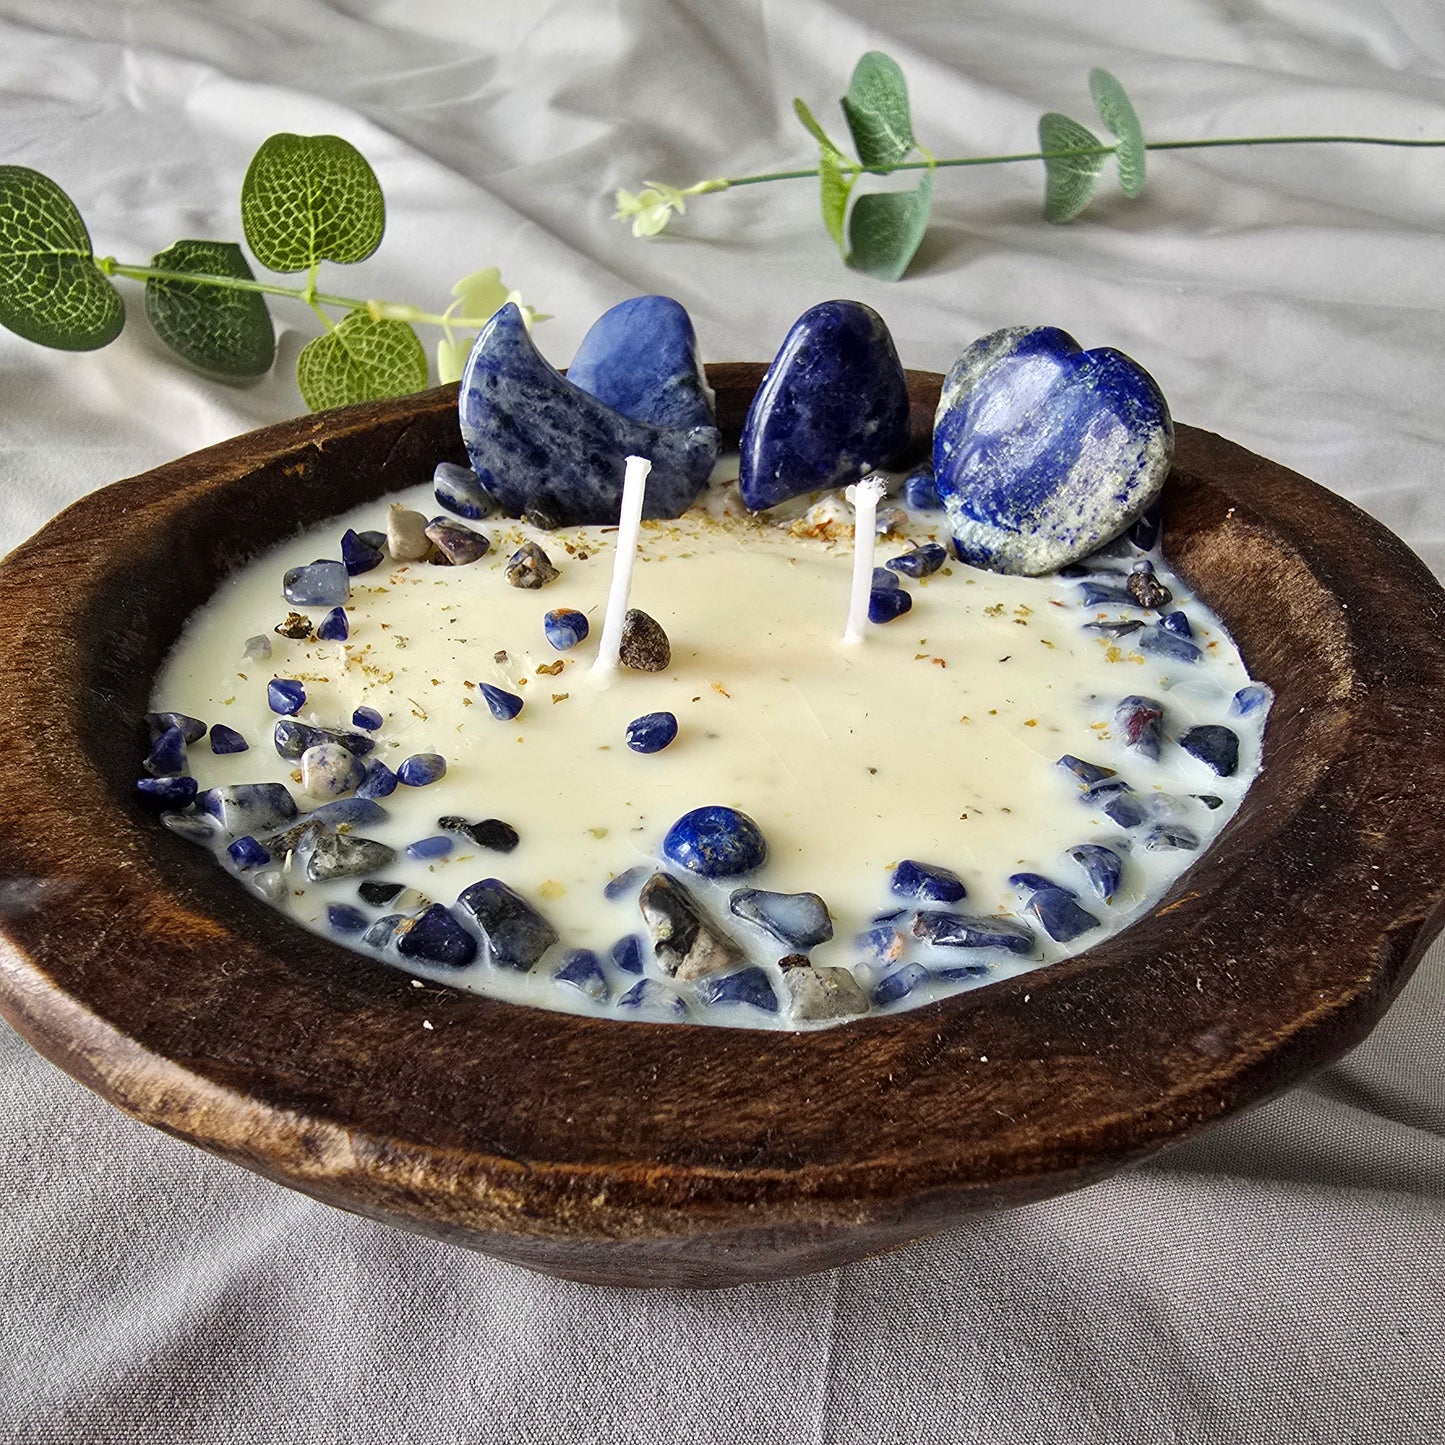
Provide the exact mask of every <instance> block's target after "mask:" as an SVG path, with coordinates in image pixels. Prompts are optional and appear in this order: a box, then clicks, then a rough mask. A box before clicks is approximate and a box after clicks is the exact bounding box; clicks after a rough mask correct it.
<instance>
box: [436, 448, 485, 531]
mask: <svg viewBox="0 0 1445 1445" xmlns="http://www.w3.org/2000/svg"><path fill="white" fill-rule="evenodd" d="M432 493H433V495H434V496H435V497H436V499H437V503H438V505H439V506H443V507H445V508H446V509H447V511H449V512H450V513H452V515H453V516H456V517H465V518H466V520H467V521H469V522H480V521H481V520H482V519H483V518H485V517H490V516H491V515H492V513H493V512H495V511H496V510H497V504H496V503H495V502H494V501H493V500H492V499H491V498H490V497H489V496H488V495H487V494H486V492H485V491H484V490H483V488H482V484H481V482H480V481H479V480H478V478H477V474H476V473H475V472H474V471H473V470H472V469H471V468H470V467H463V466H458V465H457V463H456V462H438V463H437V468H436V471H435V472H433V473H432Z"/></svg>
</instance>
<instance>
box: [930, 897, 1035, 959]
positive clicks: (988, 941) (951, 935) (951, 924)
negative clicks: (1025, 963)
mask: <svg viewBox="0 0 1445 1445" xmlns="http://www.w3.org/2000/svg"><path fill="white" fill-rule="evenodd" d="M913 933H914V936H915V937H916V938H921V939H922V940H923V941H924V942H925V943H931V944H932V945H933V946H934V947H935V948H1002V949H1006V950H1007V951H1008V952H1009V953H1018V954H1030V953H1032V952H1033V951H1034V935H1033V930H1032V929H1031V928H1029V926H1028V925H1027V924H1025V923H1019V922H1017V921H1016V920H1015V919H1012V918H993V917H989V918H984V917H981V916H978V915H975V914H970V913H949V912H946V911H945V910H943V909H941V908H928V909H924V910H923V911H922V912H921V913H919V914H918V916H917V917H916V918H914V920H913Z"/></svg>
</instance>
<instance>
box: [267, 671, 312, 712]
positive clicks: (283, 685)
mask: <svg viewBox="0 0 1445 1445" xmlns="http://www.w3.org/2000/svg"><path fill="white" fill-rule="evenodd" d="M266 705H267V706H268V707H269V708H270V709H271V711H272V712H279V713H281V714H282V716H284V717H290V716H291V715H292V714H294V713H298V712H300V711H301V709H302V708H303V707H305V706H306V689H305V688H304V687H302V685H301V684H300V683H299V682H297V681H296V679H295V678H291V677H273V678H272V679H271V681H270V682H268V683H267V684H266Z"/></svg>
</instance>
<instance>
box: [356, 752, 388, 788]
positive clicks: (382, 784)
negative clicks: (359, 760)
mask: <svg viewBox="0 0 1445 1445" xmlns="http://www.w3.org/2000/svg"><path fill="white" fill-rule="evenodd" d="M396 785H397V777H396V774H395V773H394V772H392V770H391V769H390V768H389V767H387V765H386V764H385V763H384V762H382V761H381V759H380V758H374V759H373V760H372V761H371V762H369V763H368V764H367V765H366V776H365V777H364V778H363V779H362V780H361V782H360V783H359V784H358V785H357V789H356V796H357V797H358V798H389V797H390V796H391V795H392V794H393V793H394V792H396Z"/></svg>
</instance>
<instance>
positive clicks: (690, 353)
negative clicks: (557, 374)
mask: <svg viewBox="0 0 1445 1445" xmlns="http://www.w3.org/2000/svg"><path fill="white" fill-rule="evenodd" d="M567 380H568V381H570V382H571V383H572V385H573V386H577V387H580V388H581V389H582V390H583V391H585V392H587V393H588V394H589V395H591V396H595V397H596V398H597V400H598V401H600V402H602V403H603V405H605V406H609V407H611V408H612V410H613V411H616V412H620V413H621V414H622V415H623V416H626V417H631V418H632V420H633V421H644V422H650V423H651V424H652V425H653V426H659V427H668V428H677V427H697V426H712V425H714V422H715V417H714V411H713V395H712V388H711V387H710V386H708V384H707V378H706V376H705V375H704V374H703V369H702V362H701V360H700V359H699V356H698V350H697V336H696V334H695V333H694V331H693V329H692V321H691V320H690V319H689V317H688V314H687V312H686V310H684V308H683V307H682V306H681V305H680V304H679V303H678V302H676V301H674V300H673V299H672V297H670V296H634V297H632V298H631V300H628V301H622V302H619V303H618V304H617V305H616V306H614V307H612V309H611V310H610V311H604V312H603V313H602V315H601V316H599V317H598V318H597V320H596V321H594V322H593V323H592V326H591V328H590V329H589V330H588V332H587V334H586V336H584V337H583V338H582V344H581V345H580V346H579V347H578V348H577V354H576V355H575V356H574V357H573V358H572V365H571V366H569V367H568V368H567Z"/></svg>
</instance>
